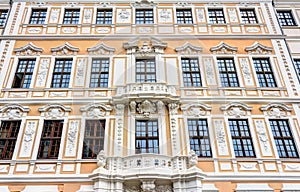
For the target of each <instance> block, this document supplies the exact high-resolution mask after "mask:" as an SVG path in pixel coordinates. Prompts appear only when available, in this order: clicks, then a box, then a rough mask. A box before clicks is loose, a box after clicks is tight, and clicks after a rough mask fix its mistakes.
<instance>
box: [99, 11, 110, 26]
mask: <svg viewBox="0 0 300 192" xmlns="http://www.w3.org/2000/svg"><path fill="white" fill-rule="evenodd" d="M96 24H112V10H111V9H98V11H97V20H96Z"/></svg>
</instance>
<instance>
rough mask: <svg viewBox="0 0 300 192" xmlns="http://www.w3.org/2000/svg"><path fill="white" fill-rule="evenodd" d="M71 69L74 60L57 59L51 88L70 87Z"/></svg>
mask: <svg viewBox="0 0 300 192" xmlns="http://www.w3.org/2000/svg"><path fill="white" fill-rule="evenodd" d="M71 69H72V59H56V60H55V66H54V70H53V78H52V85H51V87H53V88H67V87H69V81H70V75H71Z"/></svg>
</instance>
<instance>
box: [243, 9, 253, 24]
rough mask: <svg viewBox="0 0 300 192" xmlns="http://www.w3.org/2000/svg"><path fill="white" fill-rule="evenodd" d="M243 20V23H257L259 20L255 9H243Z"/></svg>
mask: <svg viewBox="0 0 300 192" xmlns="http://www.w3.org/2000/svg"><path fill="white" fill-rule="evenodd" d="M240 13H241V19H242V22H243V23H249V24H254V23H257V18H256V15H255V11H254V9H241V10H240Z"/></svg>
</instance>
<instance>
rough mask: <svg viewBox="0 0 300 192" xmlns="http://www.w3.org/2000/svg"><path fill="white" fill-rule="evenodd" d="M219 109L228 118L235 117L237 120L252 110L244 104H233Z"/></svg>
mask: <svg viewBox="0 0 300 192" xmlns="http://www.w3.org/2000/svg"><path fill="white" fill-rule="evenodd" d="M220 109H221V110H222V111H224V112H226V114H227V115H229V116H235V117H236V118H239V117H241V116H246V115H247V112H249V111H251V110H252V107H250V106H248V105H247V104H244V103H239V102H233V103H229V104H227V105H224V106H222V107H221V108H220Z"/></svg>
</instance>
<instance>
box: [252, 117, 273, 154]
mask: <svg viewBox="0 0 300 192" xmlns="http://www.w3.org/2000/svg"><path fill="white" fill-rule="evenodd" d="M254 123H255V126H256V132H257V135H258V139H259V143H260V146H261V149H262V155H263V156H272V152H271V146H270V143H269V138H268V134H267V132H266V129H265V126H264V122H263V121H262V120H255V121H254Z"/></svg>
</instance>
